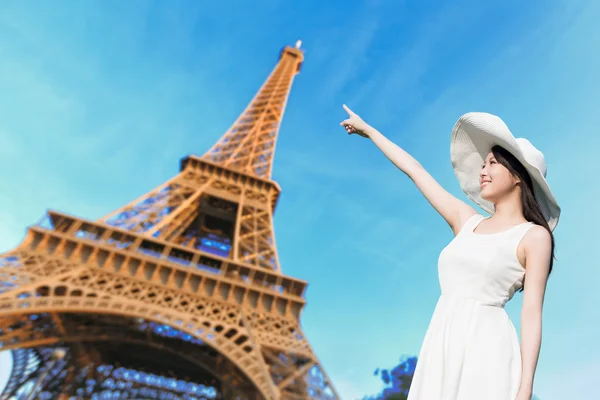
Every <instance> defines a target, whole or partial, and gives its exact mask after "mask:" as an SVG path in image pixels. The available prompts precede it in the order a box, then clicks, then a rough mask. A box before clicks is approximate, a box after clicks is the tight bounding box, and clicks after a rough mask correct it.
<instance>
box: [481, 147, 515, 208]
mask: <svg viewBox="0 0 600 400" xmlns="http://www.w3.org/2000/svg"><path fill="white" fill-rule="evenodd" d="M518 183H519V180H518V179H516V178H515V177H514V176H513V175H512V174H511V173H510V171H509V170H508V168H506V167H505V166H504V165H502V164H500V163H499V162H498V161H497V160H496V158H495V157H494V153H492V152H490V153H488V155H487V157H486V158H485V162H484V164H483V165H482V168H481V172H480V173H479V189H480V190H481V197H482V198H483V199H485V200H487V201H489V202H491V203H496V202H497V201H498V200H499V199H501V198H502V197H504V196H506V195H507V194H509V193H511V192H512V191H513V190H515V189H516V187H517V185H518Z"/></svg>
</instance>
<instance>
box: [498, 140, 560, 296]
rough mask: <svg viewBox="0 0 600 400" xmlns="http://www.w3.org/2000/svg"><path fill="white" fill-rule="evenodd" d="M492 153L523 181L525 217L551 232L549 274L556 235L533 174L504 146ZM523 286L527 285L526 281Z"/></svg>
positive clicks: (522, 195)
mask: <svg viewBox="0 0 600 400" xmlns="http://www.w3.org/2000/svg"><path fill="white" fill-rule="evenodd" d="M492 153H493V154H494V158H495V159H496V161H498V162H499V163H500V164H502V165H504V166H505V167H506V168H507V169H508V171H509V172H510V173H511V174H512V175H513V176H514V177H515V178H518V179H519V180H520V181H521V184H520V186H521V205H522V206H523V207H522V208H523V217H525V219H526V220H527V221H529V222H533V223H534V224H536V225H540V226H543V227H544V228H546V230H547V231H548V233H550V237H551V238H552V252H551V257H550V271H548V274H550V273H551V272H552V267H553V265H554V235H553V234H552V229H550V226H549V225H548V222H547V221H546V218H544V214H542V209H541V208H540V205H539V204H538V202H537V200H536V198H535V193H534V191H533V182H532V180H531V176H530V175H529V172H527V170H526V169H525V167H524V166H523V164H521V162H519V160H517V159H516V158H515V156H513V155H512V154H511V153H510V152H508V151H507V150H506V149H504V148H503V147H500V146H494V147H492ZM523 286H525V283H524V282H523ZM520 291H523V287H521V289H520Z"/></svg>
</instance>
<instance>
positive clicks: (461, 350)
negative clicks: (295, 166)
mask: <svg viewBox="0 0 600 400" xmlns="http://www.w3.org/2000/svg"><path fill="white" fill-rule="evenodd" d="M344 109H345V110H346V112H347V113H348V115H349V117H348V119H346V120H345V121H343V122H342V123H341V125H342V126H343V127H345V128H346V131H347V132H348V134H358V135H360V136H362V137H365V138H369V139H371V141H373V143H375V145H376V146H377V147H378V148H379V149H380V150H381V151H382V152H383V153H384V154H385V155H386V157H387V158H388V159H389V160H390V161H391V162H392V163H394V165H396V167H398V168H399V169H400V170H401V171H402V172H404V173H405V174H406V175H408V177H409V178H410V179H411V180H412V181H413V182H414V183H415V185H416V186H417V188H419V190H420V191H421V192H422V193H423V195H424V196H425V198H427V200H428V201H429V203H431V205H432V206H433V207H434V208H435V209H436V210H437V211H438V212H439V213H440V214H441V216H442V217H443V218H444V219H445V220H446V222H447V223H448V224H449V225H450V227H451V228H452V230H453V232H454V235H455V237H454V239H453V240H452V241H451V242H450V243H449V244H448V246H446V248H444V249H443V250H442V252H441V254H440V257H439V260H438V274H439V280H440V287H441V296H440V298H439V300H438V303H437V305H436V308H435V310H434V313H433V317H432V319H431V322H430V325H429V328H428V329H427V333H426V335H425V339H424V341H423V346H422V348H421V352H420V355H419V359H418V362H417V367H416V370H415V374H414V377H413V381H412V385H411V388H410V393H409V396H408V399H409V400H515V399H516V400H529V399H531V396H532V392H533V380H534V374H535V369H536V366H537V361H538V356H539V351H540V345H541V338H542V305H543V301H544V294H545V290H546V281H547V278H548V275H549V274H550V272H551V270H552V263H553V256H554V237H553V235H552V231H553V230H554V228H555V227H556V224H557V223H558V219H559V216H560V208H559V206H558V205H557V203H556V200H555V199H554V196H553V195H552V192H551V191H550V187H549V186H548V183H547V182H546V179H545V176H546V164H545V161H544V156H543V154H542V153H541V152H540V151H538V150H537V149H536V148H535V147H533V145H532V144H531V143H530V142H529V141H528V140H526V139H521V138H519V139H515V138H514V137H513V135H512V134H511V132H510V130H509V129H508V127H507V126H506V125H505V124H504V122H503V121H502V120H501V119H500V118H498V117H496V116H494V115H490V114H486V113H468V114H465V115H463V116H462V117H460V119H459V120H458V122H457V123H456V125H455V126H454V129H453V131H452V137H451V146H450V149H451V151H450V153H451V159H452V165H453V167H454V171H455V174H456V176H457V178H458V181H459V183H460V186H461V188H462V190H463V191H464V192H465V194H466V195H467V196H468V197H469V198H470V199H471V200H473V201H474V202H475V203H476V204H477V205H479V206H480V207H481V208H482V209H483V210H485V211H487V212H488V213H489V214H490V215H491V216H490V217H484V216H482V215H480V214H479V213H478V212H477V211H476V210H475V209H474V208H473V207H471V206H470V205H468V204H466V203H464V202H463V201H461V200H459V199H457V198H456V197H454V196H452V195H451V194H450V193H448V192H447V191H446V190H444V188H442V187H441V186H440V185H439V184H438V182H436V181H435V180H434V178H432V177H431V175H429V173H428V172H427V171H426V170H425V169H424V168H423V167H422V166H421V165H420V164H419V163H418V162H417V161H416V160H415V159H414V158H413V157H411V156H410V155H409V154H408V153H407V152H405V151H404V150H402V149H401V148H400V147H398V146H397V145H395V144H394V143H392V142H391V141H390V140H388V139H387V138H385V137H384V136H383V135H382V134H381V133H380V132H378V131H377V130H376V129H374V128H373V127H371V126H369V125H368V124H367V123H365V122H364V121H363V120H362V119H361V118H360V117H359V116H358V115H357V114H355V113H354V112H352V111H351V110H350V109H349V108H348V107H346V106H345V105H344ZM517 290H521V291H523V292H524V294H523V308H522V311H521V344H520V345H519V341H518V337H517V334H516V330H515V328H514V325H513V324H512V322H511V321H510V319H509V317H508V315H507V314H506V312H505V310H504V305H505V304H506V302H507V301H509V300H510V299H511V298H512V297H513V295H514V293H515V292H516V291H517Z"/></svg>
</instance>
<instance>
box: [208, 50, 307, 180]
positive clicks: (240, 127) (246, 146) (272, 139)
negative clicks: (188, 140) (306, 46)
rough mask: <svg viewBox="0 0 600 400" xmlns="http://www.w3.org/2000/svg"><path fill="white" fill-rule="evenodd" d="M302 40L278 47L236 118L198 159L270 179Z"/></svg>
mask: <svg viewBox="0 0 600 400" xmlns="http://www.w3.org/2000/svg"><path fill="white" fill-rule="evenodd" d="M301 45H302V41H301V40H298V41H297V42H296V46H295V47H290V46H286V47H284V48H283V49H282V50H281V54H280V57H279V61H278V63H277V65H276V66H275V68H274V69H273V71H272V72H271V74H270V75H269V77H268V78H267V80H266V81H265V82H264V84H263V85H262V87H261V88H260V90H259V91H258V93H257V94H256V95H255V97H254V98H253V99H252V101H251V102H250V104H249V105H248V106H247V107H246V109H245V110H244V111H243V112H242V114H241V115H240V116H239V117H238V119H237V120H236V121H235V122H234V123H233V125H231V127H230V128H229V129H228V130H227V132H225V134H224V135H223V136H222V137H221V139H220V140H219V141H218V142H217V143H216V144H215V145H214V146H213V147H212V148H211V149H209V150H208V151H207V152H206V153H205V154H204V156H203V157H202V158H204V159H205V160H208V161H211V162H213V163H216V164H220V165H222V166H223V167H225V168H230V169H234V170H236V171H238V172H242V173H245V174H248V175H252V176H256V177H259V178H263V179H270V178H271V169H272V165H273V156H274V152H275V143H276V141H277V135H278V133H279V126H280V125H281V120H282V118H283V114H284V111H285V107H286V104H287V100H288V97H289V94H290V90H291V87H292V83H293V80H294V77H295V76H296V74H297V73H298V72H300V67H301V65H302V62H303V60H304V55H303V53H302V51H301V50H300V46H301Z"/></svg>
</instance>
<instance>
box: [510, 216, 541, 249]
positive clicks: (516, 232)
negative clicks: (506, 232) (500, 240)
mask: <svg viewBox="0 0 600 400" xmlns="http://www.w3.org/2000/svg"><path fill="white" fill-rule="evenodd" d="M534 226H535V224H534V223H533V222H525V223H523V224H521V225H519V226H516V227H515V228H514V229H512V231H511V235H510V238H511V239H510V240H511V241H512V242H513V244H514V246H515V247H518V246H519V244H521V241H522V240H523V238H524V237H525V235H526V234H527V232H529V230H530V229H531V228H533V227H534Z"/></svg>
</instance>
